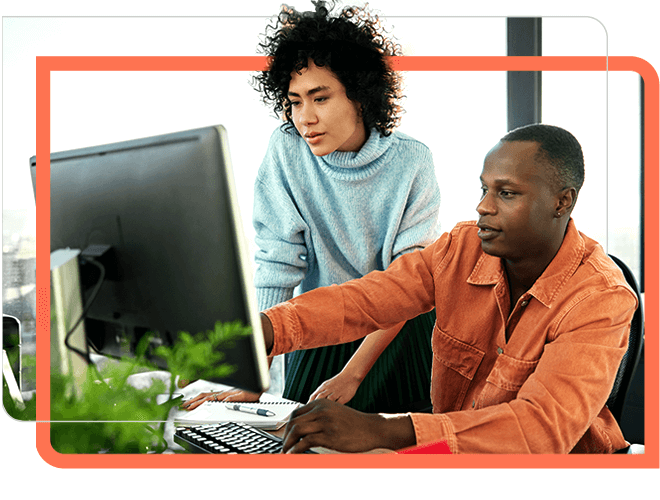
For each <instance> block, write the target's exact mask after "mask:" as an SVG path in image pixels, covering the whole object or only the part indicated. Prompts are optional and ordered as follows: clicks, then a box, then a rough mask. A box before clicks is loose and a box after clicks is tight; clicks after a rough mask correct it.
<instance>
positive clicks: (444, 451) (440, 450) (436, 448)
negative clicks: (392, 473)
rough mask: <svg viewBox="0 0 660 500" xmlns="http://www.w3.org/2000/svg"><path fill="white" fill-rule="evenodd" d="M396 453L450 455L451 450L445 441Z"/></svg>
mask: <svg viewBox="0 0 660 500" xmlns="http://www.w3.org/2000/svg"><path fill="white" fill-rule="evenodd" d="M397 453H405V454H413V455H424V454H426V455H451V450H450V449H449V445H448V444H447V441H439V442H437V443H431V444H423V445H420V446H413V447H412V448H405V449H403V450H400V451H397Z"/></svg>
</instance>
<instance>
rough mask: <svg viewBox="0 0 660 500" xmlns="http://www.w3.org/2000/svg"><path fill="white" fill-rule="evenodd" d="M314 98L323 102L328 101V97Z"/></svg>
mask: <svg viewBox="0 0 660 500" xmlns="http://www.w3.org/2000/svg"><path fill="white" fill-rule="evenodd" d="M314 100H315V101H316V102H323V101H327V100H328V98H327V97H317V98H316V99H314Z"/></svg>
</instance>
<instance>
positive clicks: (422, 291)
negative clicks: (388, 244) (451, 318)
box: [264, 234, 450, 355]
mask: <svg viewBox="0 0 660 500" xmlns="http://www.w3.org/2000/svg"><path fill="white" fill-rule="evenodd" d="M449 239H450V237H449V235H447V234H445V235H443V236H442V237H441V238H439V239H438V240H437V241H436V242H435V243H433V244H432V245H430V246H428V247H427V248H426V249H424V250H421V251H419V252H413V253H409V254H406V255H402V256H401V257H400V258H398V259H397V260H396V261H394V262H393V263H392V264H391V265H390V266H389V267H388V268H387V269H386V270H385V271H372V272H371V273H369V274H367V275H365V276H363V277H362V278H360V279H356V280H351V281H347V282H345V283H342V284H341V285H331V286H327V287H322V288H317V289H315V290H311V291H309V292H306V293H304V294H302V295H299V296H298V297H295V298H293V299H291V300H289V301H288V302H286V303H282V304H279V305H277V306H274V307H272V308H271V309H269V310H267V311H264V313H265V314H266V315H267V316H268V318H269V319H270V321H271V323H272V325H273V332H274V341H273V348H272V354H273V355H277V354H282V353H285V352H291V351H295V350H299V349H310V348H313V347H320V346H325V345H334V344H343V343H346V342H350V341H353V340H356V339H359V338H362V337H365V336H366V335H368V334H370V333H372V332H374V331H376V330H381V329H387V328H390V327H392V326H394V325H396V324H397V323H400V322H401V321H406V320H409V319H411V318H415V317H417V316H419V315H420V314H423V313H425V312H428V311H430V310H432V309H433V308H434V307H435V291H434V290H435V286H434V281H433V272H432V269H433V268H434V267H435V266H436V265H437V264H436V263H437V261H438V259H441V258H442V256H443V255H445V254H446V252H447V248H448V246H449V244H448V240H449Z"/></svg>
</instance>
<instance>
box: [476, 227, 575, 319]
mask: <svg viewBox="0 0 660 500" xmlns="http://www.w3.org/2000/svg"><path fill="white" fill-rule="evenodd" d="M584 252H585V242H584V239H583V238H582V236H581V235H580V233H579V232H578V230H577V229H576V228H575V223H574V222H573V219H569V221H568V227H567V228H566V234H565V236H564V241H563V242H562V244H561V247H559V251H558V252H557V255H555V258H554V259H552V261H551V262H550V264H549V265H548V267H546V269H545V271H543V274H541V276H540V277H539V279H537V280H536V282H535V283H534V285H533V286H532V288H530V289H529V292H528V293H529V294H530V295H533V296H534V297H536V299H538V301H539V302H541V303H542V304H543V305H545V306H546V307H551V305H552V301H553V300H554V299H555V297H556V296H557V294H558V293H559V290H560V289H561V287H562V285H563V284H564V283H566V281H567V280H568V279H569V278H570V277H571V276H572V275H573V273H575V271H576V269H577V268H578V266H579V265H580V262H581V261H582V258H583V256H584ZM503 278H504V265H503V264H502V259H500V258H499V257H494V256H492V255H488V254H486V253H482V255H481V257H480V258H479V260H478V261H477V263H476V264H475V266H474V269H473V270H472V274H470V276H469V277H468V280H467V282H468V283H470V284H472V285H495V284H497V283H498V282H499V281H500V280H502V279H503Z"/></svg>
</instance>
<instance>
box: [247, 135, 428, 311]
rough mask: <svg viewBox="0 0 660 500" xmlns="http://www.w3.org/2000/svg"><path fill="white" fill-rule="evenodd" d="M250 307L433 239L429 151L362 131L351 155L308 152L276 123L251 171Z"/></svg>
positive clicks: (357, 271) (380, 264)
mask: <svg viewBox="0 0 660 500" xmlns="http://www.w3.org/2000/svg"><path fill="white" fill-rule="evenodd" d="M254 189H255V192H254V211H253V223H254V227H255V230H256V243H257V247H258V250H257V253H256V263H257V269H256V272H255V287H256V290H257V301H258V307H259V310H264V309H267V308H268V307H271V306H273V305H275V304H278V303H280V302H283V301H285V300H288V299H290V298H291V297H293V295H294V289H295V288H296V287H297V286H298V285H300V289H299V291H300V293H302V292H306V291H308V290H312V289H314V288H317V287H321V286H327V285H331V284H334V283H343V282H344V281H347V280H350V279H354V278H359V277H360V276H363V275H365V274H367V273H368V272H370V271H373V270H376V269H378V270H383V269H385V268H387V266H389V264H390V262H392V260H393V259H395V258H396V257H398V256H399V255H401V254H403V253H407V252H410V251H413V250H417V249H420V248H423V247H424V246H426V245H428V244H429V243H431V242H432V241H434V240H435V239H436V237H437V236H438V232H437V231H438V227H437V224H438V210H439V204H440V192H439V189H438V182H437V178H436V175H435V168H434V166H433V160H432V157H431V152H430V150H429V149H428V148H427V147H426V146H425V145H424V144H422V143H421V142H419V141H417V140H415V139H413V138H411V137H408V136H407V135H405V134H403V133H401V132H394V133H392V134H391V135H390V136H388V137H381V136H380V134H379V133H378V132H377V131H376V130H372V131H371V133H370V135H369V138H368V140H367V142H366V143H365V144H364V146H362V148H361V149H360V151H358V152H357V153H356V152H339V151H335V152H333V153H330V154H328V155H326V156H322V157H317V156H314V155H313V154H312V152H311V151H310V149H309V147H308V146H307V144H306V143H305V141H304V140H303V139H302V138H301V137H300V136H299V135H298V134H297V132H296V131H295V130H290V131H284V130H283V129H282V128H281V127H278V128H277V129H276V130H275V131H274V132H273V134H272V136H271V138H270V143H269V145H268V151H267V152H266V155H265V158H264V160H263V162H262V165H261V167H260V169H259V172H258V174H257V179H256V182H255V187H254Z"/></svg>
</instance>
